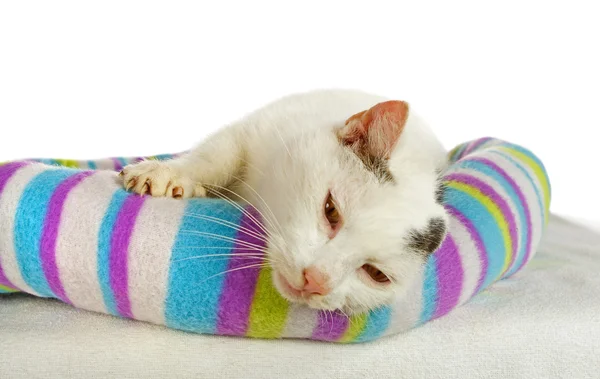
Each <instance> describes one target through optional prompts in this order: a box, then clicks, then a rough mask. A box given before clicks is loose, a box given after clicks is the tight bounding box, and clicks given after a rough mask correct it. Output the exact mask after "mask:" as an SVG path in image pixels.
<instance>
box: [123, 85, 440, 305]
mask: <svg viewBox="0 0 600 379" xmlns="http://www.w3.org/2000/svg"><path fill="white" fill-rule="evenodd" d="M446 164H447V161H446V152H445V150H444V148H443V146H442V145H441V143H440V142H439V141H438V139H437V138H436V137H435V136H434V135H433V133H432V132H431V130H430V129H429V128H428V127H427V126H426V125H425V124H424V123H423V122H422V121H421V120H420V119H419V118H418V116H417V115H415V114H414V112H413V111H412V110H409V106H408V104H407V103H406V102H403V101H388V100H387V99H384V98H381V97H378V96H374V95H371V94H366V93H363V92H359V91H348V90H320V91H313V92H309V93H302V94H296V95H293V96H288V97H285V98H283V99H280V100H278V101H276V102H273V103H271V104H269V105H267V106H265V107H264V108H262V109H259V110H258V111H256V112H254V113H252V114H250V115H249V116H247V117H245V118H244V119H242V120H240V121H238V122H235V123H233V124H231V125H229V126H227V127H225V128H223V129H222V130H221V131H219V132H218V133H216V134H214V135H212V136H210V137H209V138H208V139H207V140H206V141H205V142H203V143H202V144H200V145H199V146H198V147H196V148H195V149H193V150H191V151H190V152H189V153H187V154H185V155H183V156H181V157H179V158H176V159H173V160H169V161H163V162H158V161H144V162H141V163H138V164H135V165H130V166H127V167H126V168H125V169H124V170H123V172H122V176H123V179H124V183H125V186H126V188H127V189H129V190H133V191H135V192H137V193H140V194H145V193H149V194H151V195H152V196H169V197H175V198H180V197H184V198H187V197H192V196H206V195H207V191H208V193H209V194H210V193H211V192H212V191H218V192H219V193H220V196H227V197H233V196H232V194H236V195H239V197H238V198H237V200H242V199H243V200H246V201H248V202H249V203H251V204H252V205H253V206H254V207H255V208H257V209H258V210H259V211H260V212H261V213H262V214H263V218H264V219H265V222H264V227H265V229H266V230H267V232H268V235H267V240H268V246H267V251H266V254H267V257H268V259H269V261H270V262H271V265H272V268H273V278H274V279H273V280H274V284H275V286H276V288H277V289H278V291H279V292H280V293H281V295H282V296H283V297H285V298H286V299H288V300H289V301H292V302H298V303H304V304H307V305H308V306H310V307H312V308H317V309H326V310H334V309H341V310H343V311H345V312H347V313H360V312H364V311H367V310H369V309H373V308H376V307H378V306H380V305H383V304H385V303H387V302H389V301H391V300H392V299H394V298H395V297H396V296H401V295H402V292H403V290H404V289H406V288H407V287H408V285H409V284H410V283H411V282H412V281H413V280H414V279H415V278H416V277H417V275H418V273H419V272H420V270H421V269H422V266H423V263H424V262H425V259H426V257H427V256H428V255H429V254H431V253H432V252H433V251H435V250H436V249H437V248H438V247H439V245H440V243H441V241H442V240H443V239H444V237H445V234H446V225H447V215H446V213H445V211H444V208H443V207H442V205H441V204H440V203H441V200H440V197H441V196H440V195H441V186H440V183H439V172H440V171H442V170H443V169H444V167H445V165H446ZM243 200H242V201H243Z"/></svg>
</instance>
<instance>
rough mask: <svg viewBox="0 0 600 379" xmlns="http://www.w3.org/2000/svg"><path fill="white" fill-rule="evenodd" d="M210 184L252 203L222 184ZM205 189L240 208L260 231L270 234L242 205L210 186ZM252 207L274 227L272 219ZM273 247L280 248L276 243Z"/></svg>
mask: <svg viewBox="0 0 600 379" xmlns="http://www.w3.org/2000/svg"><path fill="white" fill-rule="evenodd" d="M210 186H211V187H216V188H219V189H222V190H225V191H227V192H229V193H231V194H233V195H235V196H238V197H239V198H241V199H242V200H243V201H245V202H246V203H248V204H250V205H252V204H251V203H250V202H249V201H248V200H247V199H245V198H244V197H242V196H240V195H238V194H237V193H235V192H234V191H232V190H230V189H229V188H226V187H223V186H219V185H212V184H211V185H210ZM207 190H208V191H210V192H211V193H214V194H216V195H217V196H218V197H220V198H222V199H223V200H225V201H227V202H228V203H229V204H231V205H233V206H234V207H235V208H237V209H238V210H240V211H241V212H242V213H244V214H245V215H246V216H248V218H250V219H251V220H252V221H254V223H255V224H256V225H257V226H258V227H259V228H260V229H261V230H262V231H263V232H264V233H265V234H266V235H267V236H269V235H270V233H269V231H268V230H267V229H266V228H265V227H264V226H263V225H262V223H261V222H260V221H258V220H257V219H256V217H254V216H253V215H252V214H251V213H250V212H248V211H247V210H245V209H244V208H243V207H242V206H241V205H240V204H238V203H237V202H235V201H233V200H232V199H231V198H229V197H227V196H225V195H223V194H221V193H220V192H219V191H215V190H212V189H210V188H207ZM252 208H253V209H254V210H256V211H257V212H258V213H259V214H260V216H261V217H262V218H263V219H264V220H265V221H267V222H269V224H270V225H271V227H272V228H273V229H275V226H274V225H273V223H272V221H270V220H269V218H268V217H266V216H265V215H264V214H263V213H262V212H261V211H260V210H259V209H257V208H256V207H254V206H252ZM275 247H277V248H278V249H282V246H279V245H277V246H275Z"/></svg>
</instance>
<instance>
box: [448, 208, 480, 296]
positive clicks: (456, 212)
mask: <svg viewBox="0 0 600 379" xmlns="http://www.w3.org/2000/svg"><path fill="white" fill-rule="evenodd" d="M445 207H446V210H447V211H448V213H449V214H450V215H451V216H453V217H454V218H456V219H457V220H458V221H459V222H460V223H461V224H463V226H464V227H465V228H466V229H467V231H468V232H469V235H470V236H471V239H472V240H473V242H475V247H476V248H477V254H479V261H480V262H481V273H480V274H479V279H478V280H477V288H476V289H475V292H474V293H478V292H479V291H480V290H481V286H482V285H483V282H484V281H485V277H486V275H487V271H488V256H487V253H486V251H485V245H484V244H483V240H482V239H481V236H480V235H479V233H478V232H477V229H475V225H473V223H472V222H471V220H469V219H468V218H467V217H466V216H465V215H464V214H463V213H462V212H461V211H459V210H458V209H456V208H454V207H453V206H451V205H448V204H446V206H445Z"/></svg>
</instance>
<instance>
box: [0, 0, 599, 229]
mask: <svg viewBox="0 0 600 379" xmlns="http://www.w3.org/2000/svg"><path fill="white" fill-rule="evenodd" d="M594 3H597V1H589V2H577V1H562V2H550V1H544V2H541V1H540V2H532V1H518V2H510V1H506V0H504V1H500V2H494V4H492V2H484V1H477V2H475V1H473V2H462V1H458V0H453V1H443V2H441V1H440V2H437V3H431V2H426V1H411V2H401V1H389V2H377V1H373V0H368V1H367V0H365V1H362V2H358V3H357V4H356V5H354V4H353V3H351V2H350V1H344V2H325V1H318V2H312V1H307V0H302V1H296V2H290V1H256V0H252V1H243V2H242V1H240V2H237V3H232V2H226V1H210V2H208V1H207V2H200V1H194V2H182V1H171V2H153V1H140V2H131V1H124V0H120V1H108V0H104V1H96V2H82V1H72V2H65V1H27V2H23V1H18V2H17V1H11V2H9V1H2V2H0V129H1V133H0V161H3V160H11V159H18V158H29V157H58V158H97V157H104V156H111V155H146V154H147V155H151V154H156V153H163V152H175V151H180V150H183V149H187V148H189V147H190V146H191V145H193V144H195V143H196V142H198V141H199V140H201V139H202V138H203V137H204V136H206V134H207V133H209V132H211V131H214V130H215V129H217V128H219V127H220V126H222V125H224V124H226V123H228V122H230V121H233V120H234V119H236V118H238V117H241V116H242V115H244V114H245V113H247V112H249V111H251V110H253V109H255V108H256V107H258V106H260V105H262V104H264V103H266V102H268V101H271V100H274V99H276V98H277V97H280V96H283V95H286V94H289V93H290V92H295V91H304V90H310V89H314V88H325V87H349V88H359V89H364V90H367V91H371V92H376V93H379V94H381V95H385V96H388V97H392V98H397V99H404V100H408V101H409V102H410V103H411V104H412V106H413V108H414V109H416V110H417V111H418V112H419V113H421V115H422V116H424V117H425V118H426V119H427V120H428V121H429V122H430V124H431V125H432V127H433V128H434V129H435V131H436V132H437V133H438V134H439V135H440V136H441V138H442V140H443V142H444V143H445V144H446V146H447V147H448V148H450V147H453V146H454V145H455V144H457V143H460V142H463V141H465V140H470V139H473V138H477V137H482V136H494V137H500V138H504V139H508V140H510V141H511V142H516V143H519V144H522V145H524V146H526V147H528V148H530V149H532V150H533V151H534V152H535V153H536V154H538V155H539V156H540V157H541V158H542V159H543V161H544V162H545V163H546V165H547V168H548V170H549V173H550V177H551V181H552V185H553V195H554V198H553V205H552V208H553V211H554V212H558V213H562V214H567V215H571V216H576V217H581V218H588V219H597V218H600V216H597V211H598V210H600V205H599V204H598V203H599V201H598V197H599V196H598V192H599V191H600V189H599V187H600V186H599V184H600V183H599V179H598V174H597V171H596V170H597V162H598V158H597V155H598V150H599V149H598V142H597V141H596V136H597V134H598V130H599V127H600V112H599V107H598V104H599V102H600V93H599V91H600V57H599V46H600V41H599V39H600V22H599V21H598V15H599V12H598V11H597V10H596V7H597V5H594Z"/></svg>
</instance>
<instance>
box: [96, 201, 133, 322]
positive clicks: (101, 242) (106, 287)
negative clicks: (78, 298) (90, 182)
mask: <svg viewBox="0 0 600 379" xmlns="http://www.w3.org/2000/svg"><path fill="white" fill-rule="evenodd" d="M127 196H128V193H127V192H126V191H123V190H118V191H116V192H115V194H114V195H113V197H112V199H111V201H110V204H109V205H108V208H107V209H106V213H105V214H104V218H103V219H102V224H101V225H100V231H99V233H98V281H99V282H100V288H101V290H102V296H103V297H104V305H105V306H106V310H107V311H108V312H109V313H110V314H112V315H115V316H119V312H117V305H116V302H115V296H114V294H113V292H112V289H111V286H110V241H111V238H112V232H113V228H114V226H115V221H116V220H117V216H118V214H119V211H120V210H121V207H122V206H123V203H124V202H125V199H126V198H127Z"/></svg>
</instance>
